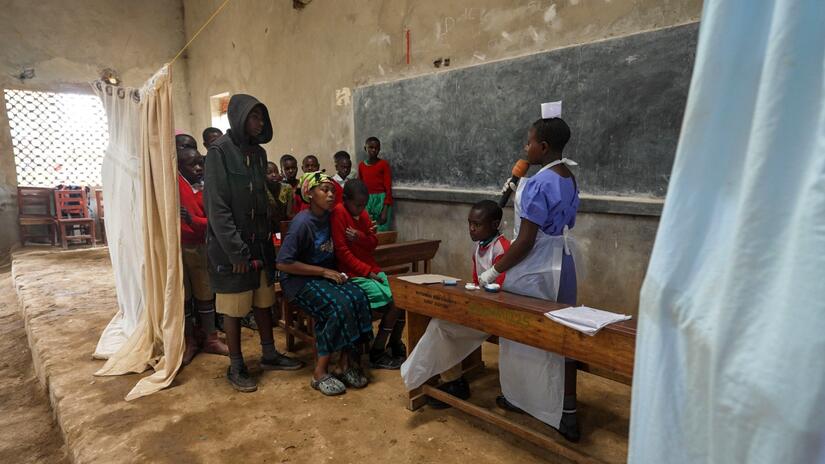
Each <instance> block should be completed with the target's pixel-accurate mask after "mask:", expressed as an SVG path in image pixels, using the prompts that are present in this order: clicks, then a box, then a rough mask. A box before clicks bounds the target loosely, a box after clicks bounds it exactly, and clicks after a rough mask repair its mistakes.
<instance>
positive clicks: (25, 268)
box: [12, 248, 630, 464]
mask: <svg viewBox="0 0 825 464" xmlns="http://www.w3.org/2000/svg"><path fill="white" fill-rule="evenodd" d="M12 269H13V279H14V286H15V289H16V291H17V295H18V298H19V303H20V308H21V309H20V310H21V313H22V317H23V320H24V322H25V327H26V332H27V335H28V342H29V345H30V347H31V352H32V356H33V360H34V362H33V363H34V366H35V370H36V372H37V376H38V378H39V379H40V382H41V383H42V384H43V385H44V386H45V387H46V388H47V390H48V397H49V400H50V402H51V406H52V409H53V410H54V413H55V416H56V418H57V422H58V427H59V429H60V430H61V433H62V434H63V436H64V439H65V443H66V448H67V449H68V450H69V453H68V454H69V457H70V459H71V460H72V462H75V463H113V462H117V463H132V462H152V463H220V462H293V463H299V462H314V463H318V462H335V463H349V462H358V463H373V462H375V463H378V462H395V463H426V462H444V463H449V462H457V461H459V460H461V461H471V462H473V464H484V463H501V462H518V463H537V462H565V461H564V460H562V459H561V458H558V457H556V456H553V455H548V453H547V452H545V451H544V450H542V449H539V448H536V447H534V446H532V445H530V444H529V443H526V442H524V441H522V440H519V439H517V438H515V437H513V436H512V435H510V434H508V433H505V432H502V431H500V430H498V429H496V428H493V427H490V426H487V425H486V424H484V423H482V422H480V421H477V420H475V419H472V418H470V417H468V416H466V415H464V414H462V413H460V412H457V411H454V410H446V411H436V410H433V409H430V408H426V407H425V408H422V409H421V410H419V411H417V412H414V413H413V412H410V411H408V410H407V409H405V407H404V405H405V400H404V397H405V395H404V391H403V386H402V382H401V379H400V377H399V375H398V373H397V371H392V372H390V371H373V372H372V373H371V375H372V377H373V378H372V383H371V385H370V386H368V387H367V388H366V389H364V390H360V391H353V390H351V391H349V392H348V393H347V394H346V395H343V396H340V397H334V398H326V397H322V396H321V395H320V394H319V393H317V392H315V391H314V390H312V389H311V388H310V386H309V379H310V369H309V368H306V369H303V370H301V371H297V372H266V373H263V374H261V372H260V369H259V368H258V357H259V355H260V348H259V346H258V345H257V336H255V335H254V333H253V332H251V331H249V330H244V331H243V337H244V340H243V341H244V350H245V351H244V352H245V356H246V359H247V363H248V364H249V367H250V370H251V371H252V372H253V375H256V376H258V377H259V389H258V391H257V392H256V393H252V394H240V393H236V392H235V391H233V390H232V389H231V388H230V387H229V385H228V384H227V382H226V380H225V379H224V373H225V370H226V365H227V360H226V359H225V358H221V357H218V356H212V355H199V356H198V357H197V358H195V361H194V362H193V363H192V364H191V365H189V366H187V367H186V368H185V369H183V370H182V371H181V373H180V374H179V375H178V377H177V379H176V380H175V383H174V384H173V386H172V387H171V388H169V389H166V390H164V391H161V392H159V393H157V394H154V395H152V396H149V397H146V398H142V399H139V400H136V401H133V402H130V403H127V402H126V401H124V400H123V398H124V396H125V395H126V393H127V392H128V391H129V390H130V389H131V388H132V386H133V385H134V384H135V382H136V381H137V380H138V378H139V377H140V376H139V375H129V376H121V377H105V378H101V377H94V376H93V373H94V372H95V371H96V370H97V369H98V368H99V367H100V366H101V365H102V361H96V360H93V359H92V358H91V354H92V352H93V350H94V347H95V345H96V343H97V339H98V336H99V334H100V332H101V331H102V329H103V328H104V327H105V325H106V324H107V323H108V321H109V320H110V319H111V317H112V315H113V314H114V313H115V310H116V306H117V305H116V298H115V291H114V279H113V275H112V270H111V265H110V262H109V257H108V252H107V249H106V248H96V249H83V250H77V251H68V252H64V251H51V250H49V251H43V250H39V251H32V250H29V249H23V250H19V251H17V252H16V253H15V254H14V256H13V264H12ZM276 345H277V346H279V347H283V346H284V342H283V337H282V333H280V331H276ZM296 355H297V356H298V357H299V358H301V359H303V360H305V361H308V362H309V361H311V356H312V353H311V351H310V350H309V349H307V347H303V349H302V350H301V351H299V352H298V353H296ZM485 359H486V361H487V364H488V367H487V368H486V369H485V370H484V371H483V372H482V373H480V374H478V375H477V376H475V377H473V378H472V379H471V382H472V388H473V401H474V402H475V403H477V404H480V405H484V406H489V405H491V404H493V402H494V398H495V395H497V394H498V392H499V390H498V378H497V371H496V370H495V367H496V366H497V359H496V348H495V347H494V346H487V347H485ZM142 375H146V374H142ZM579 398H580V406H579V411H580V420H581V422H582V424H583V425H584V436H583V439H582V443H581V444H580V445H579V446H580V447H581V449H582V450H584V451H585V452H587V453H588V454H591V455H593V456H594V457H597V458H599V459H602V460H604V461H606V462H617V463H618V462H624V461H625V460H626V455H627V435H628V422H627V421H628V414H629V404H630V389H629V388H628V387H626V386H623V385H619V384H617V383H614V382H611V381H608V380H604V379H600V378H597V377H593V376H590V375H587V374H582V375H581V376H580V380H579ZM518 420H524V421H525V422H530V423H532V424H534V425H537V426H539V427H543V430H544V431H545V432H546V433H548V434H549V435H551V436H554V437H555V438H558V435H555V432H553V431H552V430H551V429H550V428H549V427H546V426H543V425H541V424H539V423H538V422H536V421H534V420H532V419H529V418H519V419H518Z"/></svg>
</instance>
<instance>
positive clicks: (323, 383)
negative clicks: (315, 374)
mask: <svg viewBox="0 0 825 464" xmlns="http://www.w3.org/2000/svg"><path fill="white" fill-rule="evenodd" d="M309 385H310V386H311V387H312V388H314V389H315V390H318V391H319V392H321V393H323V394H324V395H326V396H335V395H341V394H343V393H346V392H347V387H346V385H344V384H343V383H341V381H340V380H338V379H336V378H335V377H333V376H332V375H331V374H327V375H325V376H323V377H321V380H315V379H312V381H311V382H310V383H309Z"/></svg>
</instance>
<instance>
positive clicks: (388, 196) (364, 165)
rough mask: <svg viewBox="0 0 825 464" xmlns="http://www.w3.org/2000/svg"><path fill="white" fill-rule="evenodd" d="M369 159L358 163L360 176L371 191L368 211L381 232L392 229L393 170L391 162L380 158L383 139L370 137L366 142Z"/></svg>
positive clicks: (365, 148)
mask: <svg viewBox="0 0 825 464" xmlns="http://www.w3.org/2000/svg"><path fill="white" fill-rule="evenodd" d="M364 150H366V152H367V159H366V160H365V161H362V162H361V163H360V164H359V165H358V178H359V179H361V180H362V181H364V183H365V184H366V185H367V190H368V191H369V193H370V199H369V202H367V213H369V215H370V219H372V220H373V222H375V224H376V225H377V226H378V231H379V232H384V231H387V230H390V223H391V222H392V171H391V170H390V163H388V162H387V161H386V160H383V159H380V158H378V154H379V153H381V141H379V140H378V138H377V137H370V138H368V139H367V142H366V143H365V144H364Z"/></svg>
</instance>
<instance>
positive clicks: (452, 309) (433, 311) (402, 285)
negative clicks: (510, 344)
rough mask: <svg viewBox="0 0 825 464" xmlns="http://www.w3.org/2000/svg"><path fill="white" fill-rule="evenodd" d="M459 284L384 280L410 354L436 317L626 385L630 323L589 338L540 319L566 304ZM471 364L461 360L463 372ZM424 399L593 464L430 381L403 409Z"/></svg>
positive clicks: (629, 371) (630, 349)
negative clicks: (403, 322) (401, 317)
mask: <svg viewBox="0 0 825 464" xmlns="http://www.w3.org/2000/svg"><path fill="white" fill-rule="evenodd" d="M459 284H460V285H459V286H456V287H447V286H444V285H442V284H432V285H419V284H413V283H410V282H406V281H404V280H401V279H399V278H398V276H393V277H390V286H391V287H392V292H393V298H394V300H395V304H396V306H397V307H398V308H401V309H404V310H406V311H407V326H406V329H407V337H408V343H409V345H410V347H409V349H410V350H412V349H414V348H415V345H416V344H417V343H418V340H419V339H420V338H421V336H422V335H423V334H424V331H425V330H426V329H427V324H428V323H429V321H430V318H438V319H443V320H446V321H450V322H454V323H457V324H461V325H464V326H467V327H471V328H474V329H477V330H481V331H483V332H486V333H489V334H491V335H496V336H499V337H504V338H508V339H510V340H514V341H517V342H520V343H524V344H526V345H530V346H534V347H536V348H540V349H543V350H547V351H552V352H554V353H558V354H560V355H562V356H565V357H568V358H572V359H575V360H577V361H580V362H582V363H584V364H583V365H585V366H587V367H588V368H589V369H593V371H594V372H595V373H599V372H604V373H607V374H608V375H607V376H608V377H610V378H613V379H618V380H620V381H623V382H624V383H628V384H629V383H630V380H631V379H632V377H633V357H634V350H635V344H636V321H635V320H630V321H624V322H620V323H616V324H612V325H610V326H607V327H605V328H604V329H602V330H601V331H599V333H597V334H596V335H595V336H592V337H591V336H588V335H585V334H583V333H581V332H579V331H577V330H573V329H571V328H568V327H566V326H563V325H561V324H558V323H556V322H553V321H551V320H550V319H549V318H547V316H545V315H544V313H546V312H547V311H553V310H556V309H561V308H564V307H566V306H568V305H564V304H559V303H553V302H548V301H544V300H539V299H536V298H529V297H525V296H520V295H514V294H511V293H506V292H501V293H489V292H485V291H483V290H475V291H471V290H465V289H464V287H463V285H461V284H462V283H461V282H459ZM474 364H475V363H472V362H470V363H466V362H465V364H464V366H465V369H467V368H470V367H473V365H474ZM427 396H432V397H433V398H436V399H438V400H441V401H443V402H445V403H448V404H450V405H451V406H453V407H455V408H456V409H459V410H461V411H464V412H467V413H469V414H472V415H474V416H476V417H478V418H480V419H482V420H485V421H487V422H490V423H493V424H494V425H498V426H500V427H502V428H505V429H507V430H509V431H510V432H513V433H515V434H516V435H518V436H520V437H522V438H524V439H526V440H528V441H530V442H532V443H535V444H537V445H539V446H542V447H545V448H547V449H550V450H552V451H554V452H556V453H558V454H560V455H562V456H565V457H567V458H569V459H572V460H574V461H577V462H595V461H594V460H593V459H592V458H590V457H589V456H587V455H585V454H583V453H581V452H580V451H577V450H576V449H574V448H570V447H568V446H566V445H564V444H561V443H559V442H557V441H555V440H553V439H551V438H550V437H549V436H547V435H545V434H542V433H539V432H537V431H535V430H532V429H530V428H527V427H525V426H522V425H520V424H518V423H515V422H513V421H510V420H509V419H507V418H505V417H503V416H501V415H498V414H495V413H493V412H491V411H489V410H487V409H485V408H482V407H479V406H476V405H474V404H472V403H469V402H467V401H463V400H461V399H459V398H456V397H454V396H452V395H449V394H447V393H445V392H443V391H441V390H438V389H437V388H435V386H434V383H433V382H432V381H431V382H430V383H428V384H425V385H422V386H421V387H420V388H417V389H415V390H412V391H410V392H409V408H410V409H412V410H414V409H417V408H419V407H421V406H422V405H423V404H424V403H425V402H426V397H427Z"/></svg>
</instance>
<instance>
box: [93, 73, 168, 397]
mask: <svg viewBox="0 0 825 464" xmlns="http://www.w3.org/2000/svg"><path fill="white" fill-rule="evenodd" d="M172 110H173V108H172V76H171V74H170V72H169V67H168V65H167V66H164V67H163V68H162V69H161V70H160V71H158V72H157V73H156V74H155V75H154V76H153V77H152V78H151V79H149V81H148V82H147V83H146V84H145V85H144V86H143V88H142V89H141V103H140V117H139V121H140V123H139V127H140V152H139V153H140V156H141V169H140V176H139V178H140V179H141V182H142V186H143V189H142V191H143V196H142V198H141V206H142V212H143V214H142V216H143V221H142V224H141V228H142V229H143V242H142V243H135V244H134V246H135V247H139V248H141V250H142V251H143V254H144V256H145V263H144V273H143V275H142V278H143V281H144V282H145V288H144V293H143V295H144V300H145V310H144V311H142V312H141V314H140V319H139V323H138V326H137V328H136V329H135V331H134V333H132V335H131V336H130V337H129V338H128V340H126V342H125V343H124V344H123V346H122V347H121V348H120V350H118V351H117V352H116V353H115V354H113V355H112V356H111V357H110V358H109V360H108V361H106V364H105V365H104V366H103V367H102V368H101V369H100V370H99V371H97V372H96V373H95V375H122V374H128V373H132V372H136V373H139V372H143V371H145V370H146V369H147V368H152V369H154V371H155V372H154V373H153V374H152V375H150V376H148V377H144V378H142V379H141V380H140V381H139V382H138V383H137V384H136V385H135V387H134V388H133V389H132V390H131V391H130V392H129V393H128V394H127V395H126V400H127V401H129V400H133V399H136V398H140V397H142V396H146V395H149V394H152V393H154V392H157V391H158V390H160V389H162V388H165V387H168V386H169V385H170V384H171V383H172V380H174V378H175V375H176V374H177V372H178V369H179V368H180V364H181V359H182V358H183V265H182V263H181V251H180V202H179V197H178V168H177V157H176V153H175V138H174V113H173V111H172Z"/></svg>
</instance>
